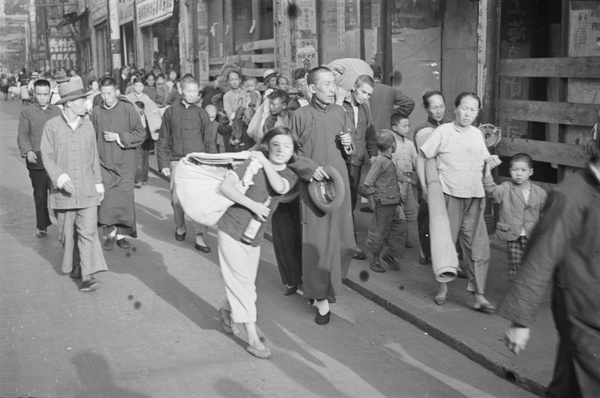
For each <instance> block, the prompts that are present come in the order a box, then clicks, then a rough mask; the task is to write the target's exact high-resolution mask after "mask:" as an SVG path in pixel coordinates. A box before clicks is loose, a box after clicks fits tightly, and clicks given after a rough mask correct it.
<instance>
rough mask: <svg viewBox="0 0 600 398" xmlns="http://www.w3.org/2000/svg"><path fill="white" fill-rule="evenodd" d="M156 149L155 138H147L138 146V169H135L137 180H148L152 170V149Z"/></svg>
mask: <svg viewBox="0 0 600 398" xmlns="http://www.w3.org/2000/svg"><path fill="white" fill-rule="evenodd" d="M152 149H154V140H153V139H147V140H146V141H144V143H143V144H142V145H140V146H139V147H137V169H136V171H135V182H148V172H149V171H150V151H151V150H152Z"/></svg>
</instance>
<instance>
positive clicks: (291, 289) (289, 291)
mask: <svg viewBox="0 0 600 398" xmlns="http://www.w3.org/2000/svg"><path fill="white" fill-rule="evenodd" d="M297 291H298V286H288V287H287V288H286V289H285V293H283V294H284V295H286V296H291V295H292V294H294V293H296V292H297Z"/></svg>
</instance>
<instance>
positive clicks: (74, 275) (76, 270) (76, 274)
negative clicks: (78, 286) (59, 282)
mask: <svg viewBox="0 0 600 398" xmlns="http://www.w3.org/2000/svg"><path fill="white" fill-rule="evenodd" d="M69 278H71V279H81V265H76V266H74V267H73V271H71V272H69Z"/></svg>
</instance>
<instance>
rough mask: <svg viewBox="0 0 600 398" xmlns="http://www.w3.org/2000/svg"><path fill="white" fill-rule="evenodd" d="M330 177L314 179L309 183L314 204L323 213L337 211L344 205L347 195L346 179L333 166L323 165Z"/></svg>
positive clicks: (309, 193)
mask: <svg viewBox="0 0 600 398" xmlns="http://www.w3.org/2000/svg"><path fill="white" fill-rule="evenodd" d="M323 170H324V171H325V173H327V175H328V176H329V178H324V179H322V180H321V181H316V180H312V181H311V182H310V183H309V184H308V195H309V196H310V199H311V200H312V202H313V204H314V205H315V206H316V207H317V208H318V209H319V210H321V211H322V212H323V213H331V212H333V211H336V210H337V209H339V208H340V206H341V205H342V202H343V201H344V196H345V195H346V191H345V187H344V179H343V178H342V176H341V175H340V173H339V172H338V171H337V170H336V169H335V168H333V167H332V166H323Z"/></svg>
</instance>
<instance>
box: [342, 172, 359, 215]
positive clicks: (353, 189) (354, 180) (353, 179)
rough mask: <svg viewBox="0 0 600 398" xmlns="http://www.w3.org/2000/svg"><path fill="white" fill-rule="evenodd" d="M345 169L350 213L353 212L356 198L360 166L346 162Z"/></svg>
mask: <svg viewBox="0 0 600 398" xmlns="http://www.w3.org/2000/svg"><path fill="white" fill-rule="evenodd" d="M346 169H347V170H348V178H349V180H350V202H351V204H352V214H354V208H355V207H356V200H357V198H358V184H359V183H360V172H361V169H362V166H354V165H352V164H346Z"/></svg>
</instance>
